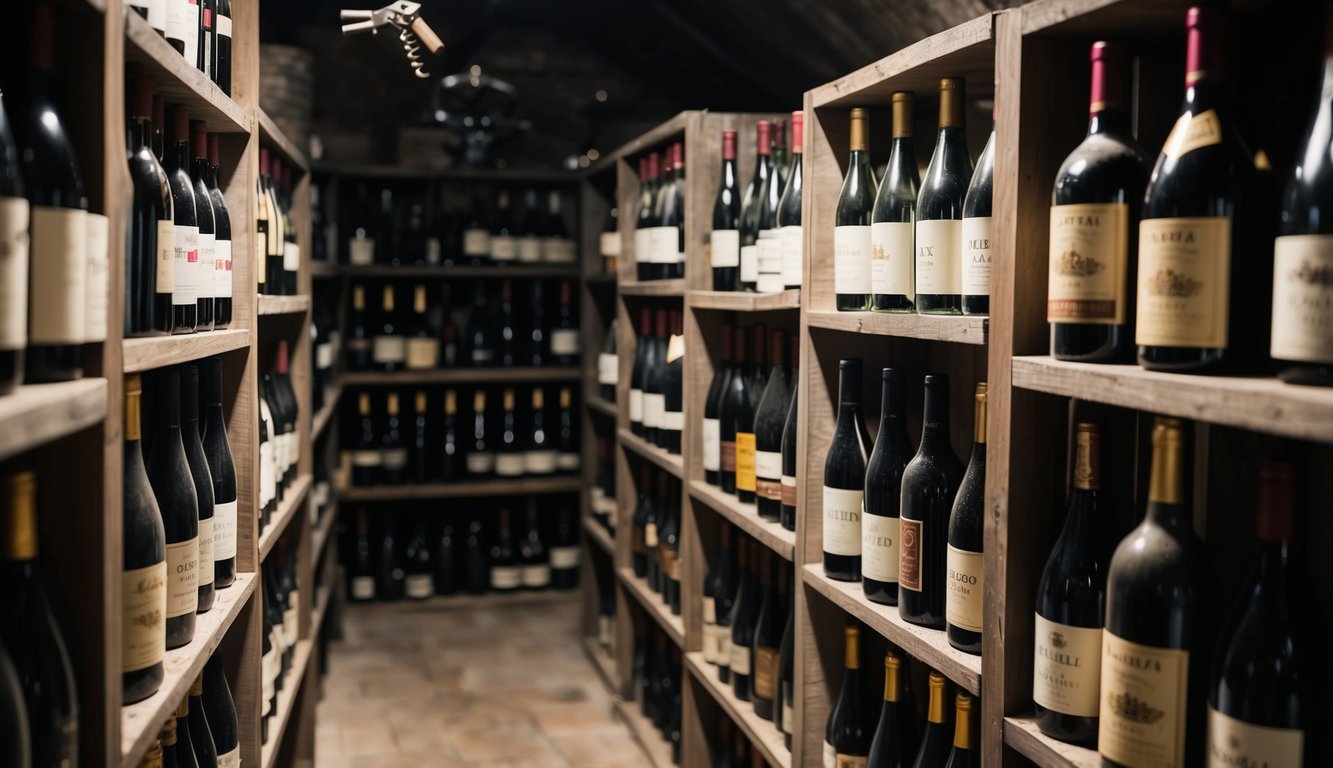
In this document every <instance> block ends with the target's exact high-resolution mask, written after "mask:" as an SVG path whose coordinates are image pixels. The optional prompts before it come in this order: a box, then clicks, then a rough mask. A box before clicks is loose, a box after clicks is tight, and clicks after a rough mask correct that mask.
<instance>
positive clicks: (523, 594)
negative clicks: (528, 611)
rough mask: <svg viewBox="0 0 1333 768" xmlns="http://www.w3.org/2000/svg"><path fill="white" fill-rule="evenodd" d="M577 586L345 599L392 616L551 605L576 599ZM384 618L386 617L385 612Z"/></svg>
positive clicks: (356, 607) (353, 606)
mask: <svg viewBox="0 0 1333 768" xmlns="http://www.w3.org/2000/svg"><path fill="white" fill-rule="evenodd" d="M581 599H582V597H581V596H580V595H579V593H578V590H562V589H543V590H541V591H539V592H532V591H528V590H523V589H516V590H514V591H513V592H487V593H486V594H484V595H463V594H458V595H437V596H435V597H428V598H426V599H425V600H394V601H393V602H388V603H381V602H375V601H372V602H364V603H354V602H348V603H347V607H348V608H349V609H351V610H357V611H363V610H384V611H390V612H392V614H393V616H394V617H395V618H394V620H397V619H396V617H398V616H400V615H401V614H402V613H403V612H405V611H413V610H417V611H454V610H458V611H475V610H478V609H480V608H500V607H512V606H515V605H551V604H565V603H576V602H579V601H580V600H581ZM386 620H388V617H387V616H386Z"/></svg>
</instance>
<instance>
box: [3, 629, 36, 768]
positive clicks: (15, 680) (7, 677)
mask: <svg viewBox="0 0 1333 768" xmlns="http://www.w3.org/2000/svg"><path fill="white" fill-rule="evenodd" d="M0 742H2V743H4V744H6V745H8V749H7V750H6V752H5V754H4V755H3V756H0V765H3V766H4V767H5V768H28V766H30V765H32V743H31V741H30V740H29V739H28V711H27V706H26V705H25V704H24V703H23V689H22V688H21V687H20V685H19V676H18V671H17V670H16V669H14V662H13V661H11V660H10V658H9V653H8V652H6V651H5V648H4V644H3V643H0Z"/></svg>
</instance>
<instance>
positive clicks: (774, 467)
mask: <svg viewBox="0 0 1333 768" xmlns="http://www.w3.org/2000/svg"><path fill="white" fill-rule="evenodd" d="M754 476H755V477H757V478H760V479H763V480H772V481H773V482H777V481H778V480H779V479H781V477H782V454H781V453H779V452H778V451H755V452H754Z"/></svg>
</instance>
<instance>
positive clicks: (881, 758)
mask: <svg viewBox="0 0 1333 768" xmlns="http://www.w3.org/2000/svg"><path fill="white" fill-rule="evenodd" d="M885 370H888V369H885ZM902 676H903V661H902V659H901V658H899V657H898V654H897V653H896V652H894V651H893V650H887V651H885V652H884V704H883V706H881V707H880V710H879V724H878V725H876V726H875V738H874V740H873V741H871V742H870V759H869V760H867V761H866V766H867V768H902V766H903V765H904V764H905V761H906V760H908V759H910V756H907V757H905V756H904V754H903V753H904V752H905V751H906V745H905V743H904V742H905V741H906V739H907V735H906V734H904V733H903V729H902V728H901V723H902V719H903V712H902V710H903V709H906V708H909V707H911V703H910V702H903V701H901V700H902V693H903V690H902Z"/></svg>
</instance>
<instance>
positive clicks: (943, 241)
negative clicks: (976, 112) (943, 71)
mask: <svg viewBox="0 0 1333 768" xmlns="http://www.w3.org/2000/svg"><path fill="white" fill-rule="evenodd" d="M971 178H972V159H971V157H970V156H969V155H968V153H967V134H966V133H964V131H963V79H962V78H959V77H946V78H943V79H941V80H940V129H939V136H938V138H936V140H935V153H934V154H933V155H931V158H930V165H929V166H928V167H927V168H926V178H925V179H924V180H923V181H922V182H921V191H920V192H918V193H917V199H916V232H915V245H914V247H915V248H916V294H917V295H916V310H917V312H920V313H921V314H923V315H956V314H959V313H960V312H961V311H962V299H961V294H962V275H961V274H960V273H961V271H962V270H961V263H962V257H961V255H960V254H961V253H962V238H963V222H962V220H963V201H964V198H965V196H966V194H967V185H968V181H969V180H970V179H971Z"/></svg>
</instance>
